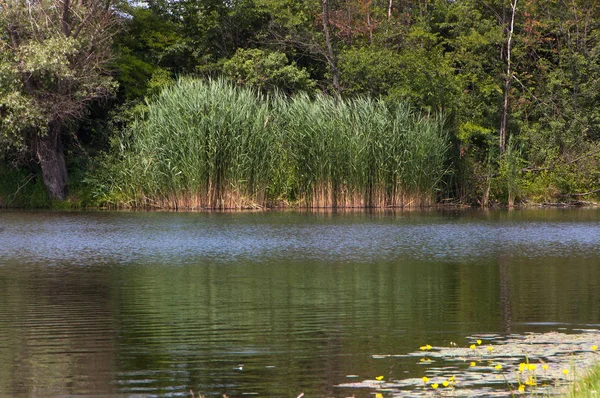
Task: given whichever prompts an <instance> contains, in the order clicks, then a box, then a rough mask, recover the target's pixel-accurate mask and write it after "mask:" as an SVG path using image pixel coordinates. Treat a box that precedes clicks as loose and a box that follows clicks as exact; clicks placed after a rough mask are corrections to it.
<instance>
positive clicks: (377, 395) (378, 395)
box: [375, 392, 383, 398]
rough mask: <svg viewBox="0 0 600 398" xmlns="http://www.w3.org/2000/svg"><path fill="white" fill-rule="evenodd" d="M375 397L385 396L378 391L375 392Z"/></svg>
mask: <svg viewBox="0 0 600 398" xmlns="http://www.w3.org/2000/svg"><path fill="white" fill-rule="evenodd" d="M375 398H383V394H382V393H380V392H378V393H376V394H375Z"/></svg>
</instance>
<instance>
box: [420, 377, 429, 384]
mask: <svg viewBox="0 0 600 398" xmlns="http://www.w3.org/2000/svg"><path fill="white" fill-rule="evenodd" d="M421 380H423V383H425V384H427V382H429V377H427V376H423V377H422V378H421Z"/></svg>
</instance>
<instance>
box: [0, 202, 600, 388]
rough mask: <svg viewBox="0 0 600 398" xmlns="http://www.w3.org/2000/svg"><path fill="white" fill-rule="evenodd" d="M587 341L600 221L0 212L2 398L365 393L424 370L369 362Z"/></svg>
mask: <svg viewBox="0 0 600 398" xmlns="http://www.w3.org/2000/svg"><path fill="white" fill-rule="evenodd" d="M582 328H585V329H589V328H600V210H594V209H571V210H559V209H546V210H516V211H510V212H509V211H506V210H498V211H480V210H479V211H474V210H470V211H422V212H417V211H410V212H409V211H406V212H402V211H396V212H381V211H377V212H342V213H332V212H324V213H304V212H266V213H263V212H257V213H254V212H250V213H184V214H182V213H128V212H13V211H3V212H0V395H1V396H17V395H18V396H35V397H38V396H39V397H41V396H57V395H65V396H72V395H86V396H111V395H112V396H144V397H146V396H164V397H166V396H188V397H189V396H190V390H193V391H194V392H195V393H196V394H204V395H206V396H221V395H222V394H227V395H228V396H229V397H241V396H252V395H256V394H258V396H261V397H296V396H297V395H298V394H300V393H301V392H304V393H305V397H309V396H310V397H345V396H348V395H351V394H355V395H356V396H357V397H369V396H371V397H372V396H373V395H372V393H373V391H372V390H361V389H358V390H352V391H348V390H347V389H344V388H339V387H336V385H339V384H342V383H347V382H348V381H349V380H354V379H356V380H363V379H369V378H374V377H375V376H378V375H384V376H385V377H386V379H402V378H409V377H421V376H422V374H423V366H422V365H421V364H419V363H418V361H415V359H414V358H407V357H387V358H386V359H378V358H377V357H373V355H380V354H383V355H386V354H398V355H402V354H407V353H409V352H412V351H415V350H418V347H419V346H421V345H423V344H432V345H436V344H437V345H448V344H449V343H450V342H456V343H458V344H459V345H465V344H467V341H466V337H467V336H469V335H472V334H477V333H521V332H530V331H531V332H539V331H550V330H564V331H572V330H576V329H582ZM350 375H356V376H358V377H357V378H349V377H348V376H350Z"/></svg>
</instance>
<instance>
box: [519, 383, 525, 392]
mask: <svg viewBox="0 0 600 398" xmlns="http://www.w3.org/2000/svg"><path fill="white" fill-rule="evenodd" d="M523 391H525V386H524V385H523V384H520V385H519V392H523Z"/></svg>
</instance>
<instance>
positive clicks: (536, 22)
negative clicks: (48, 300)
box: [0, 0, 600, 208]
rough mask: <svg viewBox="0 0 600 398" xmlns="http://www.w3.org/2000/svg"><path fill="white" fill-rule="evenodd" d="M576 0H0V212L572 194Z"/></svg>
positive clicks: (598, 170)
mask: <svg viewBox="0 0 600 398" xmlns="http://www.w3.org/2000/svg"><path fill="white" fill-rule="evenodd" d="M599 100H600V5H599V4H598V2H597V1H592V0H569V1H567V0H547V1H539V0H538V1H536V0H303V1H300V0H226V1H223V0H139V1H124V0H112V1H111V0H0V207H2V206H17V207H45V206H55V207H57V206H58V207H62V206H66V207H73V206H113V207H157V208H230V207H232V208H247V207H265V206H266V207H269V206H290V205H291V206H308V207H352V206H376V207H381V206H422V205H431V204H434V203H443V204H468V205H481V206H488V205H494V204H502V205H509V206H512V205H513V204H517V203H582V202H589V201H595V200H597V199H598V193H599V192H600V167H599V166H600V107H598V106H597V104H598V103H600V101H599Z"/></svg>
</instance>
